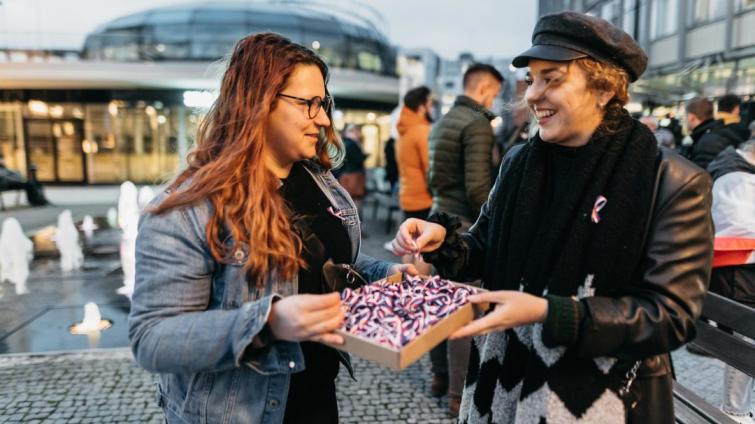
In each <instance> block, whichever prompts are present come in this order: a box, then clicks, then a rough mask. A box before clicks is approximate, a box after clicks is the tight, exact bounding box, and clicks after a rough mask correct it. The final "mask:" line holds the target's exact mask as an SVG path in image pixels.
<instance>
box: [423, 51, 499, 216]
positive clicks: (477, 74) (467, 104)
mask: <svg viewBox="0 0 755 424" xmlns="http://www.w3.org/2000/svg"><path fill="white" fill-rule="evenodd" d="M502 84H503V76H502V75H501V73H500V72H498V70H497V69H495V68H494V67H492V66H490V65H485V64H474V65H472V66H470V67H469V68H468V69H467V71H466V72H465V73H464V94H462V95H461V96H459V97H457V98H456V102H455V103H454V105H453V107H452V108H451V110H449V111H448V113H446V114H445V115H444V116H443V117H442V118H441V119H440V120H439V121H438V123H437V124H436V125H435V126H434V127H433V129H432V132H431V133H430V176H429V182H430V191H431V193H432V195H433V207H432V212H446V213H448V214H452V215H456V216H458V217H460V218H461V219H462V221H464V222H465V223H467V224H471V223H473V222H474V221H475V220H476V219H477V215H479V213H480V208H481V207H482V204H483V203H485V200H486V199H487V198H488V192H489V191H490V187H491V183H492V181H493V179H492V177H491V172H492V169H491V168H492V154H493V129H492V128H491V126H490V121H491V120H492V119H493V118H495V115H494V114H493V113H492V112H490V110H489V109H490V108H491V107H492V106H493V100H494V99H495V98H496V97H497V96H498V93H499V92H500V91H501V85H502Z"/></svg>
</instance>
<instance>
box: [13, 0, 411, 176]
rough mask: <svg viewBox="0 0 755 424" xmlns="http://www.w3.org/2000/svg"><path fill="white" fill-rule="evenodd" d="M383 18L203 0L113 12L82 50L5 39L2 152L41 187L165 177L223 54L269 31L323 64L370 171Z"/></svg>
mask: <svg viewBox="0 0 755 424" xmlns="http://www.w3.org/2000/svg"><path fill="white" fill-rule="evenodd" d="M326 11H327V12H326ZM381 19H382V18H381V17H380V16H377V15H376V13H375V12H372V11H371V10H365V9H362V10H357V9H355V8H352V7H348V8H339V7H335V6H332V7H328V8H323V7H321V5H319V6H318V4H317V3H313V2H306V3H305V2H301V1H298V0H288V1H280V0H278V1H270V2H261V1H256V2H250V1H245V2H240V1H239V2H219V1H205V2H201V3H190V4H179V5H175V6H166V7H160V8H155V9H151V10H146V11H143V12H140V13H136V14H132V15H128V16H124V17H121V18H118V19H115V20H113V21H110V22H107V23H105V24H103V25H102V26H100V27H99V28H97V29H96V30H94V31H93V32H92V33H91V34H89V35H88V36H87V37H86V40H85V42H84V43H83V46H81V47H75V48H71V49H60V48H56V49H54V50H53V49H46V48H44V47H40V48H35V49H29V48H28V47H25V48H18V47H15V46H13V45H6V46H0V154H2V156H3V157H4V158H5V162H6V165H7V166H8V167H9V168H12V169H16V170H19V171H21V172H22V173H24V174H26V173H28V172H29V171H30V170H31V169H32V168H35V169H36V175H37V178H38V179H39V180H40V181H42V182H45V183H53V184H113V183H119V182H122V181H124V180H131V181H134V182H138V183H155V182H160V181H163V180H165V179H167V178H169V177H170V176H171V175H174V174H175V173H176V171H177V170H179V169H180V167H181V166H182V162H183V158H184V157H185V155H186V153H187V152H188V150H189V149H190V147H191V145H192V143H193V141H194V134H195V132H196V128H197V124H198V122H199V121H200V120H201V119H202V117H203V114H204V113H205V111H206V110H207V108H208V107H209V106H210V105H211V104H212V102H213V100H214V98H215V95H216V94H215V93H216V92H217V88H218V86H219V81H220V76H221V75H222V73H223V70H224V65H223V62H222V60H223V58H224V57H226V56H227V55H228V54H229V53H230V51H231V49H232V48H233V46H234V44H235V43H236V41H238V40H239V39H240V38H242V37H244V36H246V35H249V34H252V33H258V32H263V31H274V32H278V33H281V34H283V35H285V36H287V37H289V38H290V39H292V40H293V41H295V42H298V43H301V44H304V45H306V46H309V47H311V48H312V49H314V50H316V51H317V52H318V53H319V54H321V55H322V57H323V58H324V59H325V60H326V62H327V63H328V64H329V66H330V68H331V78H330V83H329V90H330V92H331V93H332V95H333V97H334V99H335V104H336V111H335V121H336V122H335V123H336V126H337V127H338V128H342V127H343V125H345V123H359V124H364V129H363V133H364V136H365V140H364V142H365V143H364V144H365V145H364V147H365V150H367V151H368V153H371V155H370V159H369V161H368V166H376V165H380V164H381V161H382V154H381V152H382V150H383V149H382V143H383V141H384V140H386V139H387V138H388V137H389V132H390V131H389V125H388V122H389V118H388V113H390V111H391V110H392V109H393V108H395V106H396V105H397V103H398V98H399V79H398V76H397V72H396V62H397V61H396V51H395V49H394V48H393V47H392V46H391V44H390V43H389V41H388V40H387V38H386V37H385V35H384V34H383V33H382V32H381V31H380V30H379V28H380V27H381V24H380V22H381ZM372 153H375V154H372Z"/></svg>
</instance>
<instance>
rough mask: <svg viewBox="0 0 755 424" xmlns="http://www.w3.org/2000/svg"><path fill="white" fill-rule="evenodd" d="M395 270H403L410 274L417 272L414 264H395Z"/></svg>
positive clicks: (413, 274)
mask: <svg viewBox="0 0 755 424" xmlns="http://www.w3.org/2000/svg"><path fill="white" fill-rule="evenodd" d="M396 272H405V273H407V274H409V275H411V276H415V275H417V274H419V271H418V270H417V267H415V266H414V264H401V265H398V266H396Z"/></svg>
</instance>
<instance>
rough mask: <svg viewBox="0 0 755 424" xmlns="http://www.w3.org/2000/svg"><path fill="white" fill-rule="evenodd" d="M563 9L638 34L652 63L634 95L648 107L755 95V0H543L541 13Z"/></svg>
mask: <svg viewBox="0 0 755 424" xmlns="http://www.w3.org/2000/svg"><path fill="white" fill-rule="evenodd" d="M562 10H577V11H581V12H585V13H588V14H592V15H595V16H600V17H602V18H604V19H606V20H608V21H611V22H613V23H614V24H616V25H618V26H620V27H622V28H623V29H624V30H625V31H626V32H628V33H629V34H631V35H632V36H633V37H634V38H635V39H636V40H638V42H639V43H640V45H641V46H642V47H643V49H644V50H645V51H646V52H647V54H648V57H649V64H648V70H647V72H646V73H645V75H644V76H643V77H642V79H641V80H640V81H638V82H637V83H635V84H633V85H632V94H633V96H632V97H633V102H634V103H637V102H641V103H642V104H644V105H645V109H648V107H650V108H652V107H654V106H657V105H674V104H679V103H680V102H683V101H684V100H687V99H689V98H691V97H692V96H695V95H704V96H708V97H717V96H720V95H723V94H725V93H735V94H738V95H740V96H742V98H743V99H744V100H745V101H749V100H751V99H753V95H755V0H540V9H539V13H540V15H541V16H542V15H544V14H547V13H552V12H557V11H562ZM753 100H755V99H753ZM753 113H755V111H752V112H750V118H749V119H752V118H753V117H755V116H753Z"/></svg>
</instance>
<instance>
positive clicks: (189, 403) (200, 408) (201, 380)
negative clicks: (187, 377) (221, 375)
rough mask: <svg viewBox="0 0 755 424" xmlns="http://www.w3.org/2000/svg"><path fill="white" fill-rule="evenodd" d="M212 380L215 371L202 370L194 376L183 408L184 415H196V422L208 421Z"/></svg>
mask: <svg viewBox="0 0 755 424" xmlns="http://www.w3.org/2000/svg"><path fill="white" fill-rule="evenodd" d="M212 382H213V373H209V372H200V373H196V374H194V375H193V376H192V378H191V381H190V382H189V387H188V389H187V391H186V397H185V398H184V403H183V407H182V408H181V409H182V411H183V414H184V415H186V416H191V417H196V418H197V421H196V422H199V423H206V422H207V414H206V412H207V399H208V398H209V396H210V389H211V388H212Z"/></svg>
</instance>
